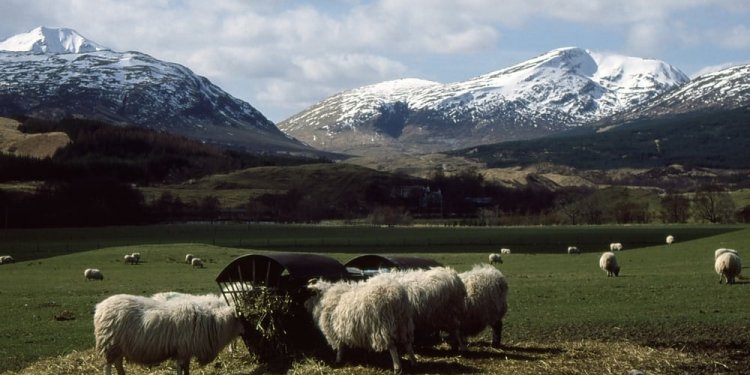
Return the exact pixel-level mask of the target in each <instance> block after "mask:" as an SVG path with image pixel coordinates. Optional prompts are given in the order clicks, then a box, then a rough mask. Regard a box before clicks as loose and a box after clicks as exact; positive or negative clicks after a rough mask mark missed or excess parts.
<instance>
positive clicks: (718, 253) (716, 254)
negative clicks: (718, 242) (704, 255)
mask: <svg viewBox="0 0 750 375" xmlns="http://www.w3.org/2000/svg"><path fill="white" fill-rule="evenodd" d="M724 253H732V254H735V255H738V256H739V255H740V254H739V253H737V250H735V249H727V248H724V247H722V248H719V249H716V251H714V260H716V259H718V258H719V255H721V254H724Z"/></svg>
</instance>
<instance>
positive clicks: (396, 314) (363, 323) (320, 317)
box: [305, 278, 416, 373]
mask: <svg viewBox="0 0 750 375" xmlns="http://www.w3.org/2000/svg"><path fill="white" fill-rule="evenodd" d="M307 288H308V290H309V291H311V292H312V296H311V297H310V298H308V299H307V301H305V308H306V309H307V311H309V312H310V313H311V314H312V317H313V321H314V322H315V324H316V325H317V327H318V328H319V329H320V331H321V332H322V333H323V336H324V337H325V339H326V341H327V342H328V344H329V345H330V346H331V347H332V348H333V349H334V350H335V351H336V363H339V362H341V354H342V351H343V349H344V348H345V347H353V348H362V349H369V350H372V351H375V352H382V351H385V350H388V351H389V352H390V354H391V360H392V361H393V371H394V372H396V373H400V372H401V359H400V358H399V354H398V349H397V347H398V346H402V347H404V348H406V351H407V352H408V353H409V359H410V361H411V362H412V364H415V363H416V360H415V358H414V351H413V349H412V342H413V340H414V323H413V320H412V318H413V315H414V311H413V309H412V307H411V304H410V303H409V297H408V294H407V292H406V290H405V289H404V287H402V286H401V284H399V283H397V282H395V281H393V280H391V279H387V278H379V279H372V280H367V281H362V282H337V283H331V282H328V281H312V282H311V283H310V284H308V286H307Z"/></svg>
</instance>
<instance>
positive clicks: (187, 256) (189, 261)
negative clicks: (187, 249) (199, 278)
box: [185, 254, 195, 264]
mask: <svg viewBox="0 0 750 375" xmlns="http://www.w3.org/2000/svg"><path fill="white" fill-rule="evenodd" d="M193 258H195V255H193V254H185V263H187V264H193V263H192V261H193Z"/></svg>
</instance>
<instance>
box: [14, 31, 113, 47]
mask: <svg viewBox="0 0 750 375" xmlns="http://www.w3.org/2000/svg"><path fill="white" fill-rule="evenodd" d="M107 49H109V48H107V47H104V46H102V45H99V44H98V43H96V42H93V41H91V40H88V39H86V38H84V37H83V36H81V34H79V33H78V32H76V31H75V30H73V29H66V28H51V27H44V26H40V27H37V28H36V29H34V30H31V31H29V32H28V33H24V34H18V35H15V36H12V37H10V38H8V39H6V40H4V41H3V42H0V51H15V52H37V53H86V52H95V51H102V50H107Z"/></svg>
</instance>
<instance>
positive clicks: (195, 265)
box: [190, 258, 204, 268]
mask: <svg viewBox="0 0 750 375" xmlns="http://www.w3.org/2000/svg"><path fill="white" fill-rule="evenodd" d="M190 264H191V265H192V266H193V268H203V267H204V264H203V259H201V258H193V259H191V260H190Z"/></svg>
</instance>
